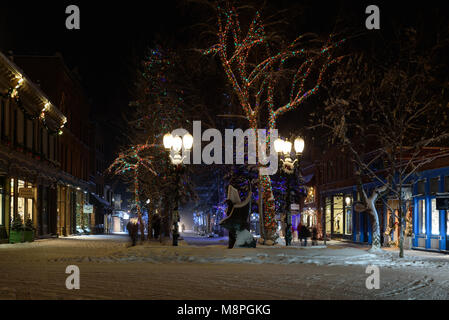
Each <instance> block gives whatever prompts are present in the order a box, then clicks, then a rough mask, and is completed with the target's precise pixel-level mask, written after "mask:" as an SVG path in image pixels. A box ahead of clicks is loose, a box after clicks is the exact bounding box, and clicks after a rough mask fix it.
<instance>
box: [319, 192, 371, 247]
mask: <svg viewBox="0 0 449 320" xmlns="http://www.w3.org/2000/svg"><path fill="white" fill-rule="evenodd" d="M353 199H354V192H351V191H341V192H337V193H334V194H332V195H326V196H325V198H324V219H323V221H322V223H324V228H325V230H326V234H327V236H328V237H329V236H330V237H331V238H344V239H354V231H353V230H354V226H359V228H363V227H364V224H363V223H364V216H363V215H362V214H353V202H354V201H353ZM312 209H313V208H312ZM365 220H366V219H365ZM359 239H360V238H359V237H356V239H355V240H354V241H359Z"/></svg>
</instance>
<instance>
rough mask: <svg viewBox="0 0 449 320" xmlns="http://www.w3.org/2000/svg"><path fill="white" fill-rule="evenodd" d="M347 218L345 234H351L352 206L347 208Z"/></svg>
mask: <svg viewBox="0 0 449 320" xmlns="http://www.w3.org/2000/svg"><path fill="white" fill-rule="evenodd" d="M345 219H346V221H345V234H347V235H350V234H352V210H351V209H350V208H348V209H347V210H346V217H345Z"/></svg>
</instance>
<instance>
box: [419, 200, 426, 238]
mask: <svg viewBox="0 0 449 320" xmlns="http://www.w3.org/2000/svg"><path fill="white" fill-rule="evenodd" d="M418 218H419V233H421V234H423V233H426V201H425V200H419V201H418Z"/></svg>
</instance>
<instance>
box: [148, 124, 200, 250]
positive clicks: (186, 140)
mask: <svg viewBox="0 0 449 320" xmlns="http://www.w3.org/2000/svg"><path fill="white" fill-rule="evenodd" d="M163 143H164V148H165V149H166V150H168V151H170V160H171V163H172V164H173V165H174V166H175V172H176V179H175V183H176V193H175V208H174V210H173V216H172V221H173V227H172V232H173V246H177V245H178V238H179V224H178V223H179V221H180V216H179V209H178V207H179V183H180V180H181V172H182V171H183V165H182V163H183V161H184V159H185V156H182V150H183V149H184V151H190V150H191V149H192V147H193V137H192V135H191V134H189V133H187V134H185V135H184V136H183V137H182V138H181V137H180V136H173V135H171V134H170V133H167V134H166V135H164V138H163ZM148 201H149V200H148ZM147 203H149V202H147Z"/></svg>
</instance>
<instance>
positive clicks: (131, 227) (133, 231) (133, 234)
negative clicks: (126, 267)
mask: <svg viewBox="0 0 449 320" xmlns="http://www.w3.org/2000/svg"><path fill="white" fill-rule="evenodd" d="M126 229H128V234H129V236H130V238H131V242H132V246H133V247H134V246H135V245H136V242H137V236H138V233H139V225H138V224H137V221H134V220H133V219H131V220H129V222H128V224H127V225H126Z"/></svg>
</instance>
